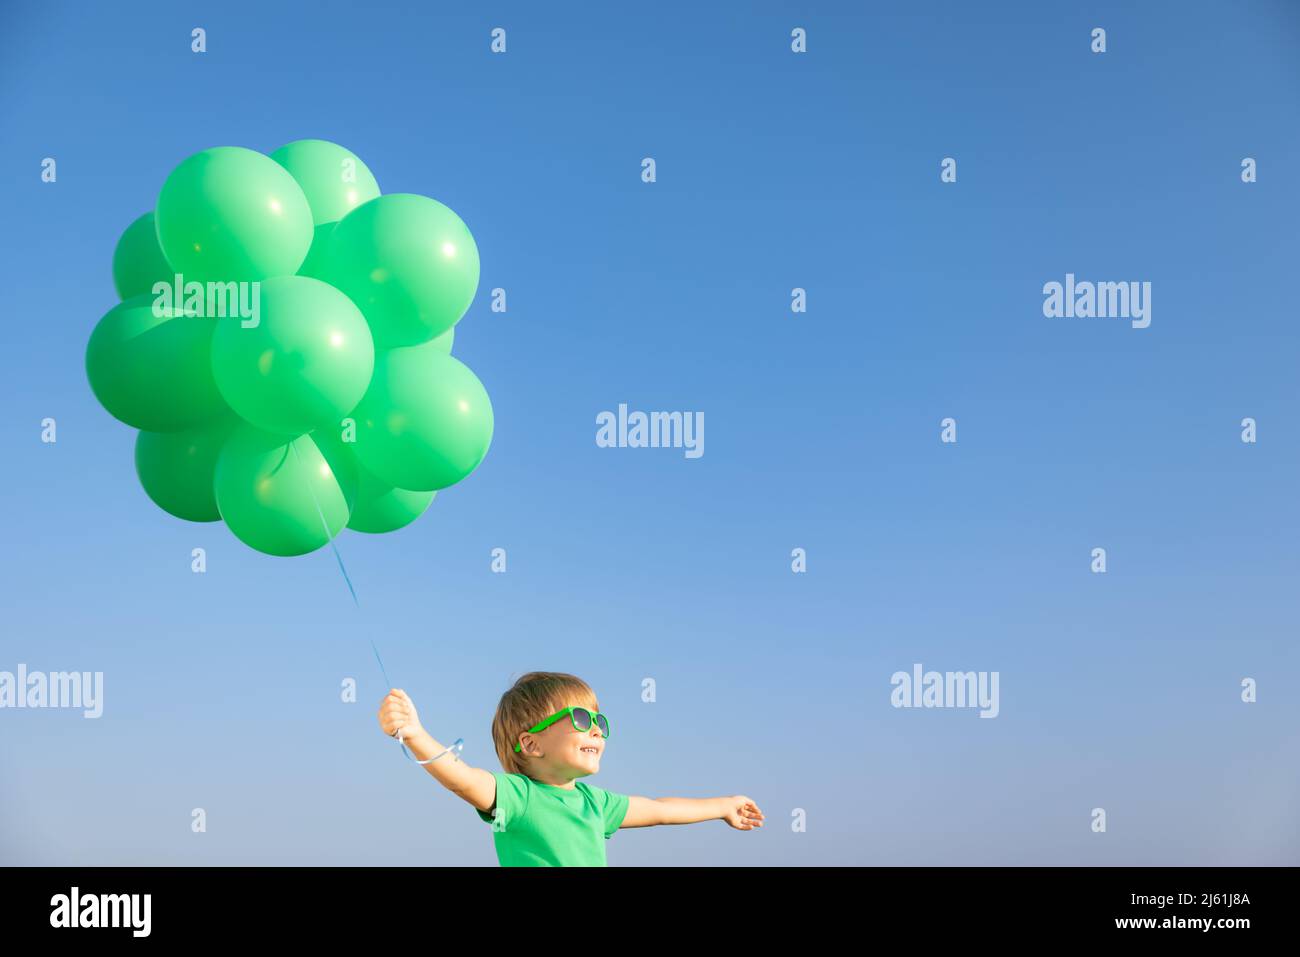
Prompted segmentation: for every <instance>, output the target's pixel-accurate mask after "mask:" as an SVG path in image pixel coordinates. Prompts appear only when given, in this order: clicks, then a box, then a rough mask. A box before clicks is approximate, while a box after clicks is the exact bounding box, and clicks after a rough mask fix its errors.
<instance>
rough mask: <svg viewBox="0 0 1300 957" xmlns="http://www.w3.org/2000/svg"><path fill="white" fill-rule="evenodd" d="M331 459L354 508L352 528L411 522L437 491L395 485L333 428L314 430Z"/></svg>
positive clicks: (392, 527)
mask: <svg viewBox="0 0 1300 957" xmlns="http://www.w3.org/2000/svg"><path fill="white" fill-rule="evenodd" d="M311 438H312V439H313V440H314V441H315V442H316V445H317V447H318V448H319V449H320V450H321V454H322V455H324V456H325V460H326V461H327V462H329V464H330V467H331V468H332V469H333V470H334V474H335V475H336V476H337V477H338V480H339V484H340V485H341V486H342V487H343V494H344V496H345V497H346V498H347V500H348V505H349V507H350V508H351V510H352V514H351V517H350V518H349V519H348V528H350V529H352V530H353V531H357V532H369V533H371V534H380V533H383V532H392V531H396V530H397V529H399V528H402V527H403V526H405V525H409V524H411V523H412V522H413V521H415V520H416V519H417V518H419V517H420V516H421V515H423V514H424V513H425V510H427V509H428V507H429V505H430V503H432V502H433V499H434V496H436V495H437V494H438V493H437V492H432V491H426V492H417V491H411V490H410V489H403V488H393V486H391V485H389V484H388V483H387V482H383V481H381V480H380V479H378V478H376V477H375V474H374V473H373V472H371V471H370V470H369V469H368V468H366V467H365V466H364V465H362V464H361V463H360V462H358V461H357V456H356V451H355V449H356V446H355V444H354V443H351V442H345V441H343V440H342V437H341V435H336V434H335V430H334V429H333V428H332V427H331V428H327V429H320V430H317V431H316V432H313V433H312V434H311Z"/></svg>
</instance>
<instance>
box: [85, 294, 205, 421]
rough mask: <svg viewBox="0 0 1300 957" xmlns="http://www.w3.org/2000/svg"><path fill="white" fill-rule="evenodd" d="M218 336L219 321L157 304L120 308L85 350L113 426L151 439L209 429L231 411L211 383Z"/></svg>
mask: <svg viewBox="0 0 1300 957" xmlns="http://www.w3.org/2000/svg"><path fill="white" fill-rule="evenodd" d="M155 312H157V313H160V314H159V315H155ZM212 331H213V322H212V320H210V319H204V318H202V317H199V316H194V315H181V314H179V312H178V311H177V310H173V309H169V308H165V307H163V306H161V305H160V306H158V307H157V308H155V300H154V297H153V296H147V295H146V296H136V297H135V298H133V299H128V300H127V301H126V302H122V303H119V304H118V305H116V306H114V307H113V308H112V309H110V310H109V311H108V313H107V314H106V315H105V316H104V318H102V319H100V320H99V324H98V325H97V326H95V331H94V332H92V333H91V335H90V342H89V343H88V344H87V346H86V377H87V378H88V379H89V380H90V388H91V391H92V392H94V393H95V398H97V399H98V400H99V402H100V404H101V405H102V406H103V407H104V408H105V409H107V410H108V412H109V414H110V415H112V416H113V417H114V418H116V419H118V420H120V421H122V422H125V423H126V424H127V425H130V426H134V427H135V428H137V429H144V430H145V431H148V432H175V431H178V430H180V429H186V428H190V427H192V426H195V425H200V424H202V423H205V422H209V421H211V420H213V419H215V418H216V417H217V416H219V415H222V414H223V413H225V412H227V411H228V409H227V406H226V403H225V402H224V401H223V400H222V398H221V393H220V392H218V391H217V384H216V381H215V380H214V379H213V376H212Z"/></svg>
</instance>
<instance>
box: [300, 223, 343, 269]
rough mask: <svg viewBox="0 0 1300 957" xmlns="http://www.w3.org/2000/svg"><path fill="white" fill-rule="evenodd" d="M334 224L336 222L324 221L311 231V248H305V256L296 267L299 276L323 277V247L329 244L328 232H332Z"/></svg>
mask: <svg viewBox="0 0 1300 957" xmlns="http://www.w3.org/2000/svg"><path fill="white" fill-rule="evenodd" d="M336 225H338V224H337V223H325V224H323V225H321V226H317V227H316V229H315V231H314V232H313V233H312V240H311V249H309V250H307V258H306V259H304V260H303V261H302V265H301V266H299V267H298V275H299V276H309V277H310V278H312V279H322V278H324V265H325V247H326V246H328V245H329V241H330V233H332V232H334V227H335V226H336Z"/></svg>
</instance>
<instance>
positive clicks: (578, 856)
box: [474, 771, 627, 867]
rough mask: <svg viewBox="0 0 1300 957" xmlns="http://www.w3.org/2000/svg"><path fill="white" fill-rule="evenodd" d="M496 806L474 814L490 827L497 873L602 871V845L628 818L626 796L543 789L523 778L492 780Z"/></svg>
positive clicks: (578, 784)
mask: <svg viewBox="0 0 1300 957" xmlns="http://www.w3.org/2000/svg"><path fill="white" fill-rule="evenodd" d="M492 776H493V777H494V778H496V781H497V798H496V803H495V804H494V805H493V806H492V810H490V811H480V810H479V809H478V808H475V809H474V813H476V814H477V815H478V816H479V820H482V821H487V822H488V823H492V822H493V821H494V820H495V819H496V815H497V814H498V813H499V815H500V821H501V823H500V824H499V825H494V827H493V834H492V837H493V840H494V841H495V842H496V848H497V860H498V861H500V862H501V866H502V867H605V866H606V862H605V842H606V841H607V840H609V839H610V838H611V837H613V836H614V832H615V831H617V830H618V828H619V825H621V824H622V823H623V818H624V817H625V816H626V815H627V795H626V794H615V793H614V792H613V791H606V790H604V789H603V788H598V787H595V786H594V785H590V784H584V783H583V782H582V781H575V782H573V787H572V788H562V787H558V786H556V785H554V784H542V783H541V782H540V781H534V780H533V779H532V778H530V777H528V776H526V775H523V774H503V773H501V772H500V771H496V772H494V773H493V775H492Z"/></svg>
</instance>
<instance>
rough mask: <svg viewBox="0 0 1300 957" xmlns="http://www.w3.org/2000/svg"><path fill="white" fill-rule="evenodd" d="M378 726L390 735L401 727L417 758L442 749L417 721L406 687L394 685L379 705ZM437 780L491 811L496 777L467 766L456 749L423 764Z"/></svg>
mask: <svg viewBox="0 0 1300 957" xmlns="http://www.w3.org/2000/svg"><path fill="white" fill-rule="evenodd" d="M379 726H380V727H381V728H383V729H384V734H386V735H388V736H390V737H391V736H392V735H394V734H396V733H397V732H398V730H399V729H400V730H401V732H402V743H403V744H405V745H406V749H407V750H408V751H410V752H411V753H412V754H414V755H415V757H416V758H417V759H418V760H420V761H428V760H429V759H430V758H431V757H433V756H434V755H435V754H438V753H440V752H442V751H443V750H445V748H444V746H443V745H442V744H441V743H439V742H438V741H435V740H434V738H433V736H432V735H431V734H429V732H427V731H425V730H424V728H423V727H421V725H420V716H419V715H418V714H417V713H416V711H415V703H414V702H413V701H412V700H411V699H410V698H409V697H407V694H406V692H405V691H402V690H400V689H398V688H394V689H393V690H392V691H390V692H389V693H388V696H387V697H385V698H384V700H383V701H382V702H381V703H380V705H379ZM423 767H424V770H426V771H428V772H429V773H430V774H432V775H433V776H434V777H435V778H437V779H438V783H439V784H441V785H442V786H443V787H445V788H446V789H447V790H448V791H450V792H451V793H452V794H456V795H459V796H460V797H463V798H464V799H465V800H466V801H468V802H469V803H470V804H472V805H474V806H475V807H476V808H478V809H479V810H480V811H490V810H491V809H492V806H493V804H495V803H496V798H497V780H496V778H495V777H493V776H492V773H491V772H490V771H485V770H483V769H482V768H474V767H470V766H469V765H468V764H465V763H464V762H463V761H461V760H460V756H459V755H457V754H456V753H455V752H452V753H450V754H447V755H444V756H443V757H441V758H439V759H438V760H437V761H434V762H433V763H432V764H426V765H424V766H423Z"/></svg>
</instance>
